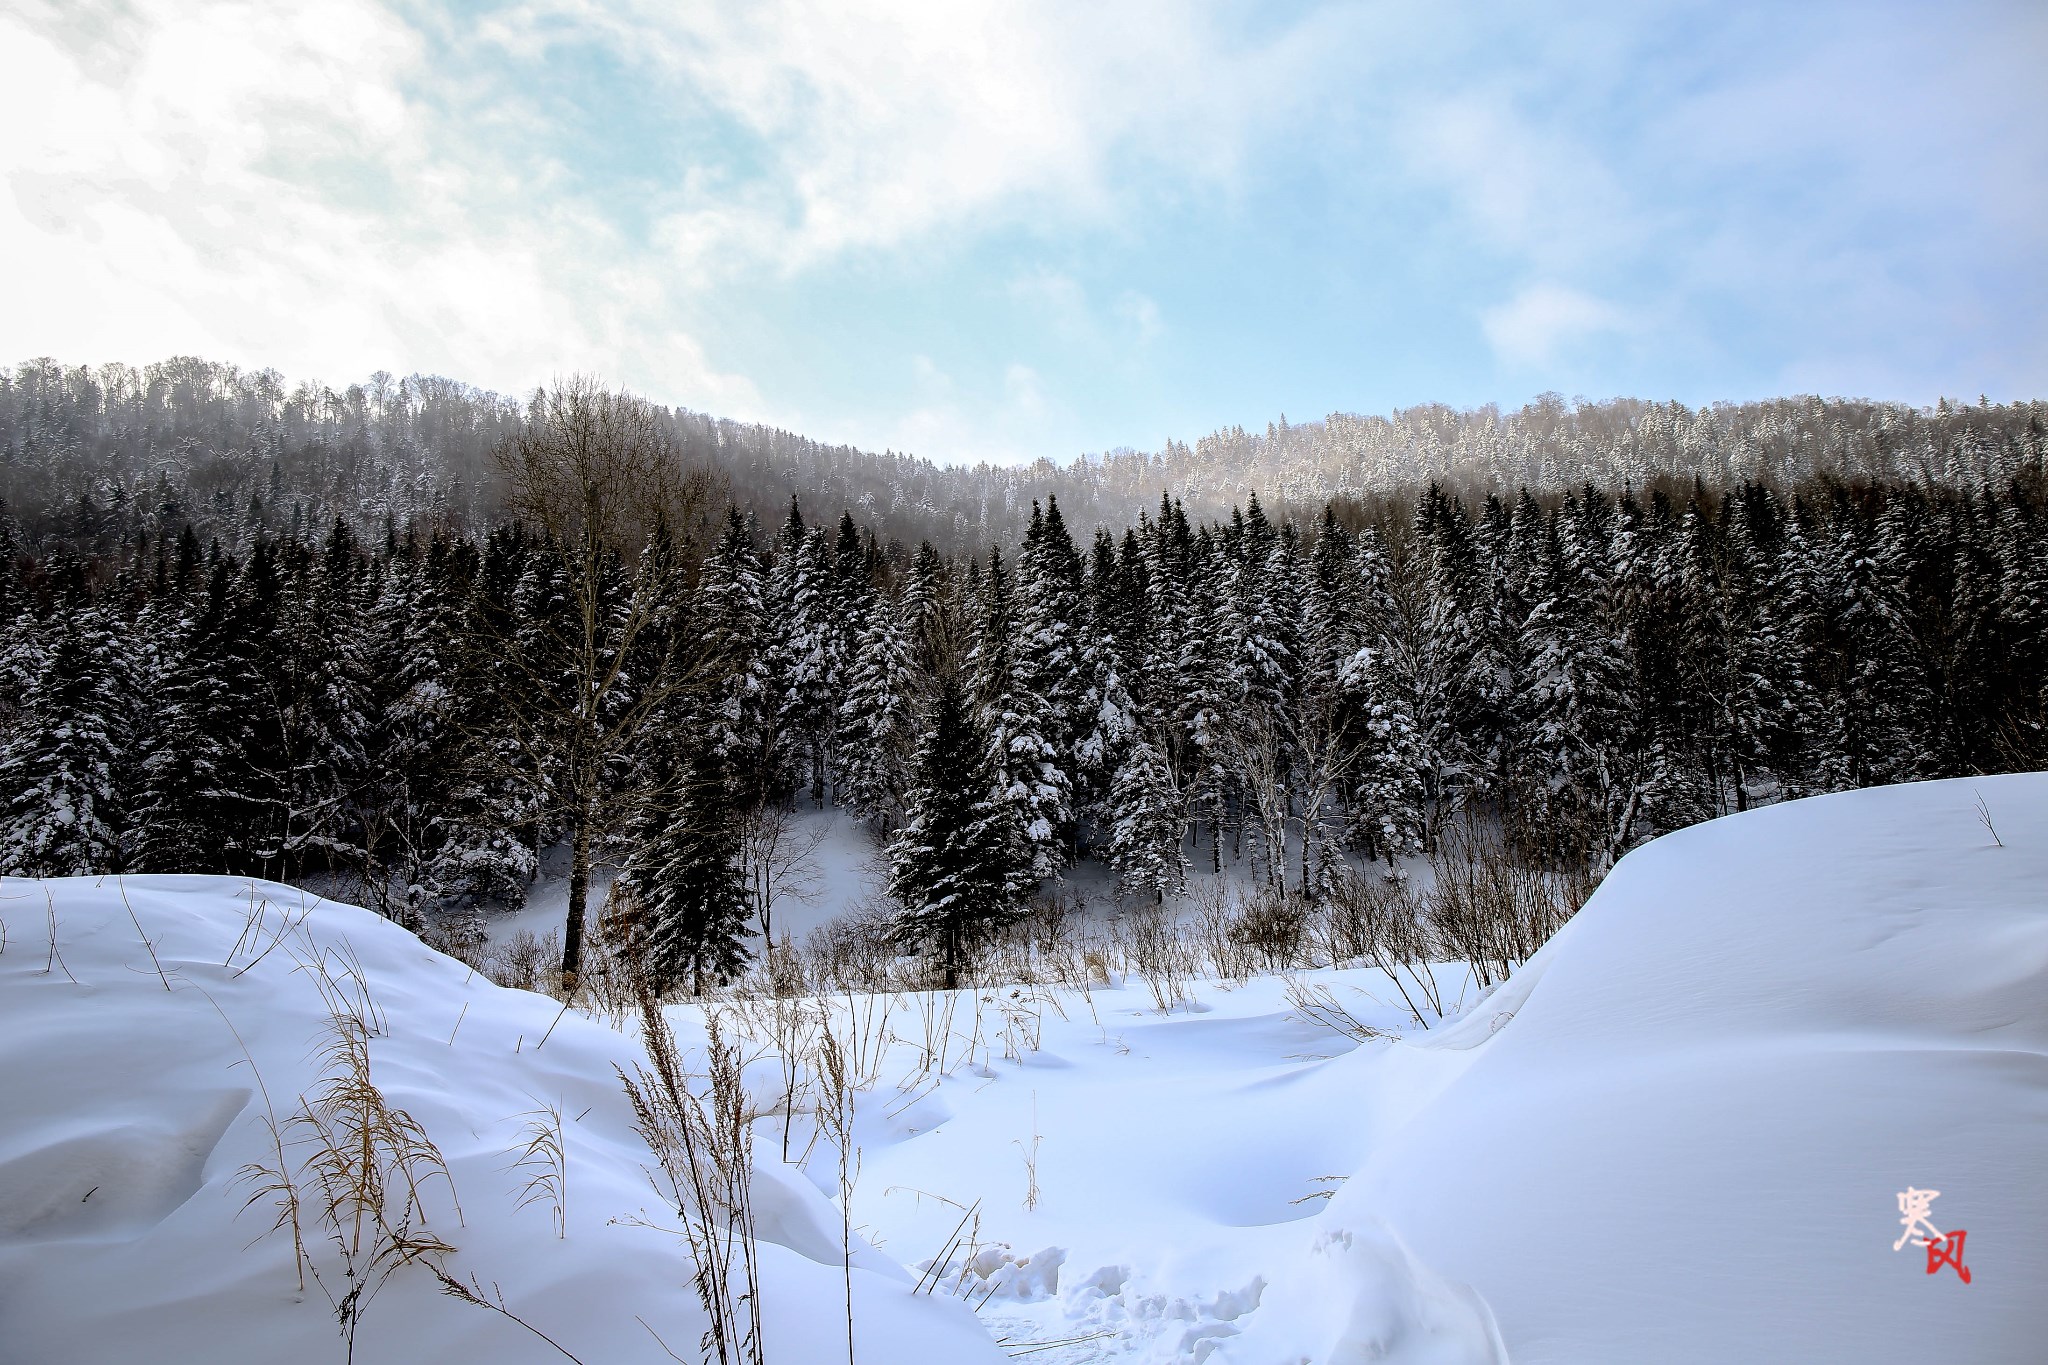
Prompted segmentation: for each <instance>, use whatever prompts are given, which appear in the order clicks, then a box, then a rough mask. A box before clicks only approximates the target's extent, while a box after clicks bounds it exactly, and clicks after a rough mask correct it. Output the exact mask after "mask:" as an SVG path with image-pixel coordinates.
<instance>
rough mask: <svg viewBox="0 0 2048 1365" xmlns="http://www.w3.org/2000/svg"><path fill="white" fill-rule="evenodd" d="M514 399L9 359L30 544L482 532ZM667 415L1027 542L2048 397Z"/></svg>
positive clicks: (749, 503) (1856, 444) (755, 491)
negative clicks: (804, 418) (878, 418)
mask: <svg viewBox="0 0 2048 1365" xmlns="http://www.w3.org/2000/svg"><path fill="white" fill-rule="evenodd" d="M522 408H523V404H522V400H520V399H517V398H513V397H509V396H507V395H504V394H497V393H491V392H488V391H485V390H482V389H477V388H472V387H470V386H469V385H466V384H462V383H459V382H457V381H454V380H449V379H442V378H436V377H432V376H419V375H415V376H411V377H408V378H404V379H398V378H394V377H393V376H391V375H389V374H384V373H381V372H380V373H378V374H376V375H373V376H371V377H370V378H369V379H368V380H366V381H364V382H363V383H360V384H351V385H349V386H348V387H346V388H343V389H333V388H328V387H325V386H322V385H314V384H305V383H298V384H294V383H291V382H289V381H287V380H286V379H285V378H284V377H283V376H281V375H279V374H278V373H277V372H276V371H274V370H261V371H243V370H239V369H237V368H235V367H234V366H231V365H223V364H216V363H213V362H210V361H205V360H198V359H193V358H189V357H179V358H175V359H171V360H166V361H163V362H160V363H158V364H154V365H146V366H143V367H142V368H140V369H136V368H133V367H130V366H126V365H105V366H99V367H86V366H67V365H63V364H60V363H58V362H56V361H54V360H47V359H44V360H33V361H28V362H25V363H23V364H21V365H19V366H17V367H15V368H14V369H12V370H8V369H4V368H0V498H4V499H5V501H6V505H7V508H8V510H9V511H10V512H11V513H12V515H13V516H14V517H15V518H16V519H17V520H18V521H19V522H20V523H21V528H22V532H23V535H24V537H25V539H26V541H27V542H28V543H29V544H31V545H36V544H44V543H48V542H50V541H53V540H68V541H72V542H73V543H76V542H79V541H84V542H88V543H90V542H92V541H96V540H100V539H103V538H104V539H109V540H111V539H118V538H120V537H121V536H123V535H124V534H128V533H132V532H133V531H134V530H135V529H137V527H138V523H140V524H141V525H148V524H150V523H152V522H154V523H156V524H159V525H161V524H170V523H182V522H184V521H186V520H189V521H191V522H192V523H193V524H194V525H196V526H197V527H198V528H199V529H200V531H201V533H202V534H212V535H217V536H219V537H220V538H221V539H222V540H223V542H224V543H227V544H230V545H232V544H235V543H238V542H239V541H240V540H241V539H242V538H243V536H244V535H245V533H247V532H248V531H249V530H251V529H252V528H265V529H270V530H286V529H289V528H290V527H291V525H292V524H293V523H294V521H298V522H301V523H305V524H315V525H319V524H326V523H327V522H329V521H331V520H332V519H333V518H334V517H335V516H336V515H340V516H343V517H346V518H348V519H350V520H352V521H354V522H356V523H357V524H358V526H359V527H360V528H361V529H364V530H369V531H375V530H381V529H382V527H383V526H384V525H385V524H386V523H387V521H388V522H390V523H395V524H401V525H402V524H405V523H407V522H410V521H414V520H426V521H434V522H446V523H450V524H453V525H457V526H463V527H469V526H475V525H478V524H481V523H483V522H486V521H489V520H491V519H492V517H493V514H494V512H495V510H496V490H495V489H494V488H493V487H492V478H491V462H490V458H489V457H490V451H491V449H492V447H493V446H494V445H495V444H496V443H497V442H498V441H500V440H501V439H503V438H504V437H505V436H506V435H508V434H509V433H511V432H512V431H514V430H516V429H517V427H518V426H519V423H520V421H521V412H522ZM670 420H671V421H672V422H673V423H674V426H675V432H676V436H677V439H678V440H679V442H680V443H681V444H682V446H683V448H684V449H685V451H686V452H688V455H689V456H690V457H691V458H692V459H694V460H698V461H701V462H703V463H705V464H708V465H711V466H714V467H716V468H718V469H721V470H723V471H724V472H725V473H726V474H727V475H728V476H729V477H730V479H731V481H732V487H733V491H734V496H735V497H736V499H737V500H738V501H739V502H740V503H741V504H742V505H743V506H745V507H748V508H750V509H751V510H753V511H754V512H756V513H757V514H758V515H759V516H760V517H761V518H762V520H763V521H764V523H766V524H771V525H772V524H774V523H775V522H776V521H778V520H779V519H780V517H781V516H782V514H783V512H784V510H785V509H786V507H787V503H788V500H789V498H790V496H791V495H792V494H794V495H795V496H796V497H797V499H798V500H799V502H800V503H801V504H802V505H803V508H804V511H805V513H806V515H807V516H810V517H811V518H813V519H814V520H815V519H818V518H826V519H830V518H834V517H836V516H837V515H838V514H839V513H840V512H841V511H843V510H852V511H854V512H855V513H856V514H857V515H859V516H860V517H861V518H862V520H863V521H864V522H866V523H867V524H869V525H871V526H872V527H873V528H874V529H875V531H876V532H877V534H878V535H880V536H882V537H883V538H884V539H885V540H894V541H896V542H898V543H899V544H900V545H903V546H915V545H916V544H917V543H918V542H919V541H921V540H930V541H931V542H932V543H933V544H934V545H936V546H938V547H939V548H940V549H941V550H947V551H951V550H958V549H968V548H974V547H978V546H981V545H986V544H990V543H1015V542H1016V541H1017V540H1018V539H1019V538H1020V537H1021V535H1022V532H1023V529H1024V526H1025V524H1026V523H1027V522H1028V520H1029V517H1030V508H1031V503H1032V500H1033V499H1040V498H1044V497H1046V496H1047V495H1052V496H1056V497H1057V498H1058V499H1059V502H1060V506H1061V507H1062V508H1063V509H1064V510H1065V512H1066V515H1067V520H1068V523H1069V525H1071V526H1073V527H1074V528H1075V529H1076V530H1077V531H1080V532H1081V533H1083V534H1086V533H1087V532H1088V531H1090V530H1092V528H1093V527H1095V526H1097V525H1108V526H1112V527H1122V526H1124V525H1128V524H1130V523H1131V522H1133V521H1135V520H1136V518H1137V515H1138V514H1139V513H1140V512H1142V511H1147V510H1150V509H1153V508H1156V507H1157V505H1158V502H1159V498H1160V495H1161V494H1162V493H1167V494H1170V495H1172V496H1174V497H1177V498H1180V499H1181V500H1183V502H1184V503H1185V504H1186V506H1187V510H1188V512H1189V514H1190V515H1192V516H1194V517H1196V518H1197V519H1209V518H1213V517H1216V516H1219V515H1223V514H1226V513H1227V512H1228V511H1229V509H1230V508H1231V507H1232V506H1233V505H1236V504H1239V503H1242V502H1243V501H1244V499H1245V498H1246V496H1247V495H1248V494H1249V493H1251V492H1252V491H1254V490H1256V491H1257V492H1258V493H1259V495H1260V498H1261V500H1262V501H1263V502H1264V503H1265V504H1266V506H1267V508H1268V510H1269V512H1272V513H1275V514H1276V515H1278V516H1279V517H1282V518H1285V517H1287V516H1289V515H1300V514H1303V513H1305V512H1313V511H1316V510H1319V509H1320V508H1321V506H1322V505H1323V504H1324V503H1325V502H1327V501H1328V500H1330V499H1332V498H1338V497H1347V496H1349V497H1364V496H1369V495H1374V494H1387V493H1394V492H1399V491H1401V490H1403V489H1408V488H1414V487H1417V486H1419V485H1422V484H1424V483H1426V482H1428V481H1431V480H1437V481H1442V482H1445V483H1447V484H1450V485H1452V486H1454V487H1457V488H1460V489H1463V490H1465V491H1483V490H1491V489H1499V488H1506V489H1512V488H1514V487H1516V486H1527V487H1529V488H1532V489H1535V490H1537V491H1539V492H1541V491H1555V490H1558V489H1562V488H1565V487H1570V486H1576V485H1578V484H1582V483H1587V482H1591V483H1596V484H1600V485H1602V486H1608V487H1612V486H1616V485H1620V484H1623V483H1628V484H1632V485H1637V486H1640V485H1642V484H1645V483H1648V482H1650V481H1652V480H1655V479H1659V478H1665V479H1676V480H1680V481H1684V482H1690V481H1691V480H1692V479H1694V478H1698V479H1701V480H1703V481H1705V482H1707V483H1708V484H1710V485H1715V484H1723V483H1727V482H1731V481H1740V480H1743V479H1756V480H1761V481H1765V482H1771V483H1776V484H1780V485H1789V484H1793V483H1798V482H1803V481H1805V480H1808V479H1811V478H1813V477H1815V476H1826V475H1835V476H1840V477H1844V478H1850V479H1856V478H1890V479H1907V480H1912V481H1919V482H1928V483H1935V484H1944V485H1950V486H1975V485H1978V484H1981V483H1984V482H1987V481H1988V482H1991V483H1999V484H2002V483H2004V482H2005V481H2007V480H2008V479H2010V478H2011V477H2013V476H2014V475H2015V474H2016V473H2018V472H2019V471H2020V470H2022V469H2025V468H2030V467H2032V468H2038V467H2039V466H2040V465H2041V463H2042V460H2043V458H2044V455H2048V403H2042V402H2029V403H2015V404H1997V405H1995V404H1989V403H1981V402H1980V403H1979V404H1977V405H1961V406H1959V405H1954V404H1951V403H1948V402H1947V401H1944V402H1943V403H1942V404H1941V405H1940V406H1938V407H1936V408H1934V409H1931V410H1930V409H1923V408H1913V407H1909V406H1906V405H1904V404H1899V403H1878V402H1869V401H1864V400H1847V399H1821V398H1813V397H1793V398H1782V399H1775V400H1772V401H1769V402H1758V403H1741V404H1717V405H1715V406H1713V407H1710V408H1700V409H1692V408H1687V407H1685V406H1684V405H1683V404H1678V403H1655V402H1649V401H1644V400H1638V399H1611V400H1608V401H1605V402H1600V403H1583V402H1582V403H1566V402H1565V401H1563V400H1562V399H1560V398H1558V397H1557V396H1556V395H1546V396H1544V397H1543V398H1541V399H1538V400H1537V401H1535V402H1533V403H1531V404H1529V405H1527V406H1525V407H1523V408H1521V409H1519V410H1517V411H1514V412H1510V413H1503V412H1501V411H1500V410H1499V409H1498V408H1494V407H1484V408H1476V409H1470V410H1466V411H1457V410H1454V409H1452V408H1449V407H1445V406H1442V405H1440V404H1430V405H1424V406H1420V407H1413V408H1405V409H1401V410H1399V411H1397V412H1395V413H1394V414H1393V415H1392V416H1388V417H1381V416H1357V415H1352V414H1344V413H1337V414H1332V415H1331V416H1329V417H1327V418H1325V419H1324V420H1322V421H1320V422H1308V423H1299V424H1289V423H1288V422H1287V421H1286V419H1285V418H1282V419H1281V420H1280V421H1279V422H1278V423H1273V424H1269V425H1268V426H1267V427H1266V429H1265V430H1264V431H1262V432H1261V431H1247V430H1245V429H1244V428H1242V427H1232V428H1229V429H1227V430H1223V431H1217V432H1212V433H1210V434H1209V435H1207V436H1204V437H1202V438H1200V439H1199V440H1197V441H1195V442H1194V443H1193V444H1192V445H1189V444H1186V443H1184V442H1179V441H1174V442H1169V443H1168V444H1167V446H1166V447H1165V449H1163V450H1159V451H1152V452H1145V451H1133V450H1117V451H1111V452H1109V453H1107V454H1098V455H1084V456H1081V457H1079V458H1077V459H1074V460H1070V461H1067V462H1064V463H1055V462H1053V461H1051V460H1040V461H1037V462H1036V463H1033V464H1030V465H1026V466H1022V467H1016V468H996V467H991V466H988V465H976V466H972V467H967V466H955V465H945V464H940V463H937V462H935V461H934V460H933V459H931V458H926V457H921V456H916V455H908V454H898V453H895V452H884V453H880V454H877V453H875V452H873V451H864V450H856V449H854V448H852V447H849V446H832V445H824V444H820V443H819V442H816V441H812V440H808V439H806V438H805V437H803V436H801V435H798V434H796V433H792V432H786V431H780V430H777V429H775V428H772V427H765V426H758V425H750V424H746V423H740V422H730V421H724V420H721V419H719V418H716V417H712V416H708V415H706V414H703V413H697V412H691V411H688V410H686V409H675V410H673V411H672V412H671V413H670ZM940 453H943V452H940Z"/></svg>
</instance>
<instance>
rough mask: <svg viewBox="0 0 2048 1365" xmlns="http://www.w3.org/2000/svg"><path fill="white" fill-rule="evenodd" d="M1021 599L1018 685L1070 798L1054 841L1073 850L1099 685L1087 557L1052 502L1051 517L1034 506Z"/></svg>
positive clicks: (1021, 563) (1022, 560)
mask: <svg viewBox="0 0 2048 1365" xmlns="http://www.w3.org/2000/svg"><path fill="white" fill-rule="evenodd" d="M1016 593H1017V642H1016V665H1015V666H1016V673H1017V679H1018V682H1019V684H1020V685H1021V686H1022V687H1023V688H1024V689H1026V690H1027V691H1028V692H1030V693H1031V695H1032V696H1034V697H1035V698H1037V699H1038V702H1039V714H1040V716H1041V718H1042V723H1043V725H1044V727H1045V729H1044V737H1045V740H1046V742H1047V743H1048V744H1050V745H1051V746H1052V750H1053V755H1054V762H1055V763H1057V764H1058V766H1059V768H1060V775H1061V778H1062V779H1063V781H1064V785H1065V787H1066V790H1067V794H1068V796H1067V811H1066V812H1065V818H1064V819H1063V820H1061V821H1060V822H1059V825H1058V827H1057V828H1056V829H1055V831H1054V833H1055V836H1056V837H1058V838H1059V839H1061V841H1062V842H1065V843H1068V844H1071V842H1072V840H1071V838H1070V832H1071V827H1072V824H1073V816H1074V809H1073V793H1074V791H1075V790H1076V788H1077V786H1078V779H1079V772H1078V770H1077V764H1076V759H1075V746H1076V744H1078V743H1079V741H1080V740H1081V738H1082V737H1083V736H1084V735H1085V734H1086V733H1087V731H1088V729H1089V728H1090V726H1091V724H1092V722H1093V719H1094V717H1093V715H1092V714H1091V712H1092V709H1093V708H1092V707H1091V705H1090V702H1091V700H1092V693H1093V686H1092V684H1094V683H1095V682H1096V681H1098V680H1097V679H1096V678H1093V677H1091V676H1090V675H1089V671H1088V668H1087V660H1086V659H1085V657H1084V651H1085V644H1084V641H1083V639H1082V626H1083V608H1082V595H1081V556H1080V555H1079V553H1078V552H1077V551H1076V550H1075V548H1074V541H1073V538H1072V537H1071V536H1069V535H1068V534H1067V527H1066V522H1065V521H1064V520H1063V519H1062V518H1061V516H1060V505H1059V503H1058V501H1057V500H1053V499H1048V500H1047V510H1046V512H1045V514H1044V515H1043V516H1041V515H1040V514H1039V511H1038V507H1037V504H1036V503H1034V504H1033V505H1032V508H1031V522H1030V526H1029V528H1028V529H1027V530H1026V532H1025V535H1024V544H1023V547H1022V549H1021V550H1020V551H1019V553H1018V556H1017V584H1016Z"/></svg>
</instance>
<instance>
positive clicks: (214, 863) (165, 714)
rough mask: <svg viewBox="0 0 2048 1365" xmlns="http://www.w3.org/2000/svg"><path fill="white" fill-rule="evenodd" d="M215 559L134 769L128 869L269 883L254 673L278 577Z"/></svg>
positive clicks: (272, 742) (262, 689)
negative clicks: (241, 876)
mask: <svg viewBox="0 0 2048 1365" xmlns="http://www.w3.org/2000/svg"><path fill="white" fill-rule="evenodd" d="M236 567H237V566H236V565H235V563H234V561H232V560H230V559H226V558H220V557H217V558H215V559H214V561H213V564H212V566H211V569H210V570H209V571H208V573H207V581H206V586H205V588H204V590H203V591H200V592H196V593H195V594H194V595H193V598H192V599H191V601H190V602H189V604H188V606H187V610H186V614H185V616H184V617H183V618H182V620H181V622H180V625H179V630H178V635H179V639H178V641H177V643H176V645H175V646H174V648H173V650H172V662H171V665H170V668H169V670H168V672H167V674H166V675H165V677H164V680H163V683H162V687H161V691H160V692H159V694H158V696H156V697H155V698H154V699H153V704H154V706H155V709H156V720H157V724H156V727H155V733H154V735H153V744H152V747H151V749H150V751H149V752H148V753H146V754H145V755H144V757H143V763H142V790H141V793H140V795H139V796H138V797H137V799H136V811H135V828H136V837H135V859H134V866H135V867H137V868H138V869H139V870H141V871H145V872H227V873H247V874H250V875H272V874H274V873H276V872H277V871H279V870H280V869H279V868H277V867H276V865H275V862H274V859H275V856H276V853H277V844H278V842H279V841H278V839H277V837H276V836H277V833H278V831H279V829H280V827H281V825H282V821H281V820H279V819H278V818H277V817H278V816H279V815H280V814H281V812H282V810H283V808H284V801H283V795H282V789H281V782H280V779H281V778H282V777H283V775H284V774H283V763H282V760H281V757H280V750H281V747H282V746H281V744H280V742H279V732H278V727H277V712H276V710H275V709H274V708H271V707H268V706H267V705H266V703H267V702H268V700H269V698H268V696H267V695H266V692H267V687H266V680H265V677H264V671H263V668H262V657H263V655H264V654H265V652H266V651H265V643H266V640H267V637H268V636H269V634H270V626H271V624H272V623H274V621H275V619H276V618H275V611H276V592H277V583H276V574H275V571H274V568H273V565H272V561H271V557H270V552H269V550H268V549H267V548H266V547H265V546H263V545H261V544H259V545H257V546H256V547H255V549H254V550H253V551H252V552H251V554H250V562H249V564H248V565H247V566H246V567H245V568H244V570H243V572H241V573H239V574H238V573H237V572H236Z"/></svg>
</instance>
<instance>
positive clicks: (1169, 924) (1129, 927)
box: [1115, 903, 1201, 1013]
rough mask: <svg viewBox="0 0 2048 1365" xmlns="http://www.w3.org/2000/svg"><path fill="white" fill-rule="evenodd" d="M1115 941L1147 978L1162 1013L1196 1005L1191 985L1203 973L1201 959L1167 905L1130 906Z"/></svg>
mask: <svg viewBox="0 0 2048 1365" xmlns="http://www.w3.org/2000/svg"><path fill="white" fill-rule="evenodd" d="M1115 940H1116V944H1117V947H1118V948H1119V949H1120V950H1121V951H1122V953H1123V956H1124V960H1125V961H1126V962H1128V963H1130V965H1131V968H1132V970H1134V971H1136V972H1137V973H1138V975H1139V976H1141V977H1143V978H1144V980H1145V986H1146V988H1147V989H1148V990H1150V991H1151V993H1152V1003H1153V1004H1154V1005H1156V1006H1158V1008H1159V1010H1160V1012H1161V1013H1165V1012H1166V1011H1168V1010H1171V1009H1172V1008H1173V1007H1174V1006H1176V1005H1183V1004H1192V1003H1193V1002H1194V995H1193V993H1192V992H1190V991H1189V989H1188V982H1189V980H1190V979H1191V978H1192V977H1194V976H1196V975H1197V974H1198V973H1199V972H1200V970H1201V956H1200V953H1199V952H1198V951H1197V950H1196V947H1195V944H1194V942H1193V940H1192V937H1191V936H1190V935H1188V934H1187V933H1185V932H1183V931H1182V929H1181V927H1180V926H1179V924H1177V923H1176V922H1175V920H1174V916H1173V912H1172V911H1171V910H1169V909H1167V907H1166V906H1164V905H1160V904H1157V903H1154V904H1150V905H1146V904H1142V903H1141V904H1139V905H1135V906H1132V907H1130V908H1129V909H1127V910H1126V911H1125V912H1124V914H1123V915H1122V917H1121V918H1119V919H1118V920H1117V922H1116V925H1115Z"/></svg>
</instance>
